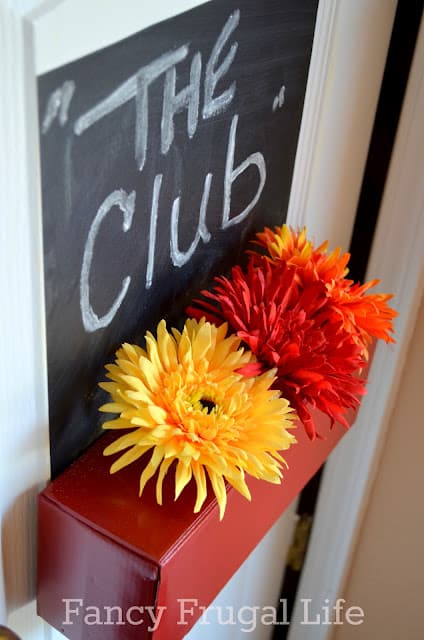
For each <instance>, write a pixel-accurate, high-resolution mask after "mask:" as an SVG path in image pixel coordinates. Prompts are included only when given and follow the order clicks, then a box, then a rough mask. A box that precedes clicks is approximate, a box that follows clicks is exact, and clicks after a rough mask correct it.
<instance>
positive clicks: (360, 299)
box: [256, 225, 397, 359]
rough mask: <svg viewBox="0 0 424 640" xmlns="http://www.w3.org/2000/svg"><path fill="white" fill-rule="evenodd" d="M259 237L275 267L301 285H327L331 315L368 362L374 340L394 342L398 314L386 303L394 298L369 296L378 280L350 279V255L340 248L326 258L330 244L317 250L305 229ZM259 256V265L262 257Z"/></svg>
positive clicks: (277, 229)
mask: <svg viewBox="0 0 424 640" xmlns="http://www.w3.org/2000/svg"><path fill="white" fill-rule="evenodd" d="M257 238H258V240H257V244H259V245H261V246H263V247H264V248H265V249H266V250H267V252H268V254H269V256H268V257H267V259H268V260H270V261H271V262H272V263H274V264H278V263H280V262H284V263H285V264H287V265H288V266H290V267H292V268H295V269H296V278H297V281H298V282H299V284H300V285H301V286H306V285H307V284H308V283H311V282H314V281H317V280H318V281H321V282H323V283H325V286H326V291H327V297H328V301H329V305H328V312H329V313H334V314H336V315H337V316H338V317H339V319H340V322H341V323H342V325H343V328H344V329H345V330H346V331H347V332H348V333H351V334H352V338H353V340H354V341H355V342H356V343H357V344H358V345H360V346H361V348H362V352H363V355H364V357H365V358H366V359H367V358H368V348H367V347H368V345H369V344H370V343H371V342H372V339H373V338H380V339H382V340H385V342H395V340H394V338H393V336H392V335H390V334H391V333H393V319H394V318H395V317H396V316H397V313H396V311H395V310H394V309H392V308H391V307H389V305H388V304H387V302H388V301H389V300H391V298H393V296H392V295H388V294H368V293H367V292H368V290H369V289H371V288H372V287H374V286H375V285H376V284H378V283H379V280H371V281H370V282H367V283H365V284H363V285H360V284H355V283H354V281H353V280H347V279H346V278H345V276H346V275H347V273H348V271H349V270H348V269H347V268H346V267H347V264H348V261H349V258H350V255H349V254H348V253H343V254H342V253H341V249H340V247H339V248H338V249H336V250H335V251H332V252H331V253H330V254H329V255H327V246H328V243H327V242H325V243H324V244H322V245H320V246H319V247H318V248H316V249H315V248H314V245H313V243H312V242H311V241H310V240H308V239H307V237H306V230H305V228H303V229H302V231H300V232H296V231H294V230H293V229H291V228H289V227H288V226H287V225H283V226H282V227H275V230H274V231H272V230H271V229H268V228H266V229H265V230H264V231H263V232H262V233H258V234H257ZM256 255H257V257H256V261H258V260H259V264H260V261H261V260H262V256H259V254H256Z"/></svg>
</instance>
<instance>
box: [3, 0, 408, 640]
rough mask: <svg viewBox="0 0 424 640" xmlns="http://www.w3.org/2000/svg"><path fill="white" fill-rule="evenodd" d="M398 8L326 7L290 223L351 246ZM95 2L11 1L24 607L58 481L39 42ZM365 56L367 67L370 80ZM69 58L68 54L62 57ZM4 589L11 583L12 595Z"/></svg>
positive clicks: (12, 325)
mask: <svg viewBox="0 0 424 640" xmlns="http://www.w3.org/2000/svg"><path fill="white" fill-rule="evenodd" d="M181 1H182V0H181ZM184 1H185V0H184ZM96 3H97V6H98V7H100V6H101V7H102V9H103V14H104V13H106V14H107V16H106V17H108V18H109V22H113V21H114V18H116V16H114V12H115V13H116V8H117V7H118V9H119V10H121V9H122V6H123V4H125V3H126V4H128V5H130V4H131V3H132V5H133V7H135V5H136V4H138V5H140V4H142V5H145V3H140V2H138V3H135V2H134V1H133V0H120V1H119V2H112V1H109V2H107V4H106V3H105V2H104V0H103V2H102V1H101V0H90V3H89V5H90V9H91V10H92V7H93V6H94V5H96ZM189 3H190V0H187V4H189ZM149 4H152V3H149ZM153 4H155V5H157V6H159V5H162V7H164V6H165V13H166V7H168V11H170V12H172V11H171V8H170V7H172V6H175V3H173V2H170V1H168V0H166V2H165V0H164V2H162V3H153ZM191 4H199V2H192V3H191ZM395 4H396V3H395V0H356V2H354V3H352V2H350V0H321V2H320V7H319V14H318V21H317V27H316V35H315V42H314V49H313V56H312V61H311V72H310V78H309V82H308V89H307V97H306V101H305V110H304V117H303V123H302V129H301V137H300V141H299V147H298V155H297V160H296V167H295V174H294V178H293V185H292V193H291V200H290V206H289V222H291V223H292V224H295V225H301V224H306V225H307V226H308V228H309V230H310V232H312V233H313V235H315V236H316V238H317V240H323V239H324V238H329V239H330V241H331V243H332V244H342V246H343V247H344V248H346V247H347V245H348V242H349V238H350V234H351V230H352V225H353V219H354V212H355V208H356V202H357V198H358V194H359V188H360V182H361V177H362V172H363V167H364V164H365V159H366V152H367V147H368V143H369V138H370V133H371V129H372V123H373V118H374V112H375V108H376V104H377V99H378V92H379V87H380V82H381V77H382V72H383V67H384V60H385V56H386V52H387V48H388V42H389V37H390V31H391V24H392V20H393V16H394V11H395ZM87 6H88V3H87V2H84V1H83V0H44V1H42V0H0V60H1V61H2V63H1V64H0V86H1V87H2V91H1V95H2V97H1V102H0V149H2V153H1V154H0V162H1V165H0V189H1V191H0V192H1V194H2V211H3V212H4V213H3V215H2V218H3V224H2V227H1V229H2V231H1V236H0V261H1V272H0V273H1V278H2V290H3V300H4V301H6V302H5V307H4V309H3V310H2V314H1V315H0V328H1V332H2V335H3V336H5V337H6V340H4V341H3V342H4V347H3V355H4V366H3V367H2V368H1V376H2V381H1V386H0V388H1V394H2V408H3V412H2V413H3V420H2V422H1V431H2V442H3V454H4V455H3V464H2V466H1V471H0V473H1V475H2V478H1V483H0V487H1V489H0V491H1V493H0V514H1V517H2V530H3V531H4V532H5V533H4V536H3V541H2V543H3V547H4V550H5V551H4V554H3V557H4V559H5V560H4V566H3V569H4V572H5V575H6V580H7V587H8V593H9V594H10V593H12V596H13V597H12V602H10V604H11V606H12V607H14V606H19V605H22V604H24V603H25V602H27V601H28V600H30V599H31V598H32V597H33V594H34V584H33V582H34V565H35V559H34V549H35V499H36V495H37V493H38V491H39V489H40V488H41V486H42V485H43V484H44V483H45V482H46V481H47V480H48V478H49V448H48V409H47V406H48V405H47V383H46V380H47V376H46V349H45V331H44V304H43V279H42V241H41V206H40V179H39V173H38V137H37V125H36V123H37V116H36V113H37V109H36V82H35V73H36V70H35V64H34V42H33V37H34V34H35V41H36V43H37V46H42V45H41V44H40V43H43V42H45V39H46V38H47V40H49V38H50V39H52V38H53V35H54V34H53V33H52V31H51V30H49V28H48V25H49V24H50V17H51V16H52V15H54V12H55V11H60V10H61V9H63V8H64V7H65V8H66V9H69V8H70V7H72V11H74V12H75V14H76V15H78V16H80V15H83V14H82V13H81V12H82V11H84V7H85V10H87ZM179 10H180V9H179ZM139 11H140V9H139ZM142 11H144V12H145V11H146V8H145V6H143V8H142ZM174 12H175V11H174ZM68 13H69V12H68ZM71 13H72V12H71ZM161 17H166V15H162V16H161ZM156 19H157V18H156ZM153 21H154V20H153ZM115 22H117V21H116V20H115ZM130 22H131V21H130ZM132 22H133V23H134V22H135V21H132ZM71 27H72V25H70V24H69V25H68V23H67V28H68V29H71ZM128 28H129V27H128ZM133 28H134V27H133ZM139 28H140V27H139ZM96 31H98V29H97V30H96ZM129 32H130V31H128V33H129ZM92 33H93V30H91V34H92ZM122 36H123V34H121V35H120V37H122ZM83 40H84V37H83V34H81V41H83ZM43 46H44V45H43ZM52 47H53V49H54V46H53V44H52ZM63 48H64V42H59V43H57V51H60V50H63ZM53 49H52V51H53ZM84 52H86V51H84ZM57 55H59V54H57ZM52 56H53V53H52ZM53 57H54V56H53ZM52 59H53V58H52ZM55 60H56V58H55ZM4 61H5V62H6V63H4ZM365 61H366V74H365V75H362V70H363V68H364V64H365ZM62 62H63V60H59V58H57V63H58V64H61V63H62ZM49 63H50V57H49V56H47V57H45V58H44V62H39V65H41V66H40V67H39V69H40V68H43V67H42V65H45V66H46V65H47V66H48V65H49ZM53 66H54V64H53ZM43 70H45V68H44V69H43ZM3 150H7V154H6V153H3ZM342 200H343V207H340V204H341V202H342ZM6 274H7V276H6ZM6 363H7V365H6ZM333 515H334V514H333ZM0 583H1V581H0ZM1 591H2V586H1V584H0V595H1ZM9 599H10V595H9ZM3 603H4V599H3V598H0V622H2V621H3V620H6V613H5V610H4V609H3V611H1V606H2V604H3ZM14 620H17V618H16V617H14ZM20 624H21V623H20ZM22 624H23V625H25V621H24V622H22ZM26 624H27V630H31V637H34V638H35V637H37V640H38V638H40V637H43V638H45V637H47V636H48V633H49V632H48V631H41V630H40V631H39V632H38V630H37V631H35V630H34V629H35V627H34V625H35V619H34V614H33V610H32V609H31V610H30V611H29V612H28V616H27V621H26ZM23 628H24V626H20V628H19V630H21V629H23ZM21 633H22V635H24V632H23V631H21ZM37 634H38V635H37ZM43 634H44V635H43ZM29 637H30V635H29V633H28V634H26V633H25V638H26V639H27V638H28V639H29Z"/></svg>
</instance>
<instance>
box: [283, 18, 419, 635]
mask: <svg viewBox="0 0 424 640" xmlns="http://www.w3.org/2000/svg"><path fill="white" fill-rule="evenodd" d="M423 113H424V19H423V20H422V22H421V29H420V33H419V37H418V40H417V46H416V50H415V55H414V60H413V64H412V68H411V73H410V76H409V81H408V87H407V92H406V96H405V100H404V105H403V109H402V114H401V119H400V124H399V128H398V132H397V136H396V142H395V147H394V151H393V154H392V159H391V163H390V169H389V174H388V177H387V181H386V186H385V191H384V196H383V201H382V205H381V208H380V215H379V220H378V225H377V230H376V233H375V236H374V242H373V247H372V252H371V258H370V262H369V266H368V278H373V277H375V276H376V275H377V276H378V277H380V278H381V279H382V281H383V283H384V286H383V289H384V290H387V291H390V292H393V293H394V294H395V300H394V301H393V302H394V306H395V307H396V309H397V310H398V311H399V317H398V318H397V319H396V322H395V328H396V339H397V344H396V345H395V346H394V347H388V346H386V345H385V344H380V345H378V347H377V349H376V353H375V355H374V359H373V363H372V367H371V371H370V373H369V380H370V383H369V391H368V395H367V396H366V397H365V399H364V401H363V403H362V406H361V408H360V410H359V413H358V417H357V420H356V424H355V427H354V428H353V429H352V431H351V432H350V433H348V434H347V435H346V436H345V437H344V438H343V440H342V441H341V443H340V444H339V446H338V447H337V449H336V450H335V451H334V452H333V453H332V455H331V456H330V458H329V461H328V462H327V464H326V467H325V470H324V475H323V481H322V485H321V490H320V494H319V499H318V504H317V510H316V516H315V519H314V527H313V531H312V535H311V540H310V545H309V550H308V553H307V557H306V562H305V565H304V568H303V571H302V577H301V581H300V585H299V590H298V597H297V601H296V606H295V610H294V615H293V620H292V626H291V629H290V634H289V640H326V639H327V638H329V637H330V634H331V631H332V629H331V627H330V626H323V625H322V626H315V625H307V624H305V622H306V621H307V619H309V620H315V619H317V617H316V616H317V615H318V614H321V616H322V607H323V606H324V605H325V606H329V607H330V608H331V607H332V606H333V605H334V603H335V600H336V598H338V597H340V595H341V594H342V591H343V587H344V581H345V579H346V575H347V572H348V570H349V565H350V561H351V559H352V555H353V552H354V548H355V541H356V539H357V534H358V531H359V529H360V526H361V521H362V517H363V514H364V511H365V509H366V507H367V503H368V499H369V496H370V492H371V490H372V486H373V482H374V479H375V476H376V473H377V470H378V464H379V460H380V457H381V453H382V451H383V448H384V442H385V437H386V432H387V427H388V424H389V420H390V416H391V412H392V410H393V407H394V403H395V401H396V394H397V389H398V386H399V382H400V379H401V376H402V370H403V366H404V364H405V358H406V354H407V349H408V346H409V342H410V339H411V337H412V334H413V331H414V327H415V322H416V317H417V313H418V309H419V305H420V301H421V299H422V296H423V294H424V251H423V246H424V180H423V167H424V129H423V126H422V114H423ZM305 600H310V602H309V603H308V605H307V607H308V618H306V617H305V610H306V605H305V604H304V601H305ZM349 604H352V605H354V604H355V603H347V604H346V607H347V606H349ZM365 615H366V612H365ZM302 623H303V624H302Z"/></svg>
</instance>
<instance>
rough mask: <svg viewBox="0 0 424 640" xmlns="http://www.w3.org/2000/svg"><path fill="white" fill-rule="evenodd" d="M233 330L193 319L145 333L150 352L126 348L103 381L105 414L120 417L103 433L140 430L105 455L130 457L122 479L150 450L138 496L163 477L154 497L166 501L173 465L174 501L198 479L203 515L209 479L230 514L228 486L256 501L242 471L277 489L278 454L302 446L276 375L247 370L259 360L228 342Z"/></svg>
mask: <svg viewBox="0 0 424 640" xmlns="http://www.w3.org/2000/svg"><path fill="white" fill-rule="evenodd" d="M226 333H227V325H226V324H223V325H221V326H219V327H216V326H215V325H213V324H210V323H209V322H206V321H205V320H204V319H202V320H200V322H197V321H196V320H191V319H190V320H187V321H186V323H185V326H184V329H183V331H182V332H181V333H180V332H179V331H177V330H176V329H173V330H172V334H170V333H169V332H168V331H167V328H166V323H165V321H164V320H162V321H161V322H160V323H159V325H158V328H157V339H155V337H154V336H153V335H152V334H151V333H150V332H148V333H147V334H146V350H144V349H142V348H141V347H139V346H136V345H130V344H124V345H122V347H121V348H120V349H119V350H118V351H117V353H116V356H117V359H116V364H112V365H108V366H107V367H106V369H107V371H108V378H110V380H112V382H104V383H101V385H100V386H101V387H102V388H103V389H105V390H106V391H108V392H109V393H110V394H111V396H112V400H113V402H111V403H108V404H105V405H103V406H102V407H101V408H100V410H101V411H105V412H111V413H118V414H119V417H118V418H116V419H115V420H111V421H108V422H105V423H104V424H103V428H105V429H128V428H132V429H133V431H131V432H130V433H127V434H125V435H124V436H121V437H120V438H118V439H117V440H116V441H115V442H113V443H112V444H111V445H109V446H108V447H107V448H106V449H105V451H104V454H105V455H110V454H114V453H117V452H119V451H123V450H127V451H125V453H124V454H123V455H121V457H119V458H118V459H117V460H116V461H115V462H114V463H113V464H112V466H111V469H110V471H111V473H115V472H116V471H118V470H119V469H122V468H123V467H125V466H126V465H128V464H130V463H131V462H133V461H134V460H137V459H138V458H139V457H140V456H141V455H143V454H144V453H145V452H147V451H149V450H151V449H152V450H153V452H152V457H151V459H150V461H149V462H148V464H147V466H146V467H145V469H144V470H143V472H142V474H141V477H140V495H141V494H142V492H143V489H144V487H145V485H146V482H147V481H148V480H149V479H150V478H151V477H152V476H153V475H154V474H155V473H156V471H158V472H159V473H158V478H157V482H156V499H157V502H158V503H159V504H162V482H163V479H164V477H165V474H166V473H167V471H168V469H169V467H170V466H171V464H172V463H173V462H174V461H176V463H177V464H176V468H175V499H177V498H178V496H179V495H180V494H181V492H182V490H183V489H184V487H185V486H186V485H187V484H188V482H189V481H190V480H191V478H192V477H194V479H195V481H196V484H197V500H196V504H195V507H194V512H195V513H197V512H198V511H199V510H200V508H201V506H202V504H203V502H204V500H205V498H206V491H207V485H206V474H207V475H208V476H209V479H210V482H211V486H212V489H213V491H214V493H215V495H216V498H217V500H218V504H219V511H220V519H222V517H223V516H224V512H225V507H226V501H227V493H226V489H225V482H224V480H227V481H228V482H229V483H230V484H231V485H232V486H233V487H234V488H235V489H237V490H238V491H239V492H240V493H241V494H242V495H243V496H245V497H246V498H247V499H248V500H250V493H249V489H248V487H247V484H246V481H245V473H249V474H250V475H252V476H254V477H255V478H259V479H263V480H267V481H268V482H272V483H280V481H281V477H282V473H281V467H282V463H285V461H284V459H283V458H282V457H281V455H280V454H279V453H278V452H279V451H280V450H283V449H288V448H289V447H290V445H291V444H293V443H294V442H296V440H295V438H294V436H293V435H292V434H291V433H290V432H289V431H288V429H291V428H293V427H294V425H293V424H292V410H291V408H290V407H289V403H288V401H287V400H285V399H283V398H280V397H279V393H278V392H277V391H275V390H272V389H271V388H270V387H271V386H272V384H273V382H274V379H275V378H274V374H275V371H273V370H272V371H268V372H267V373H265V374H263V375H261V376H257V377H251V378H246V377H244V376H242V375H241V374H239V373H238V372H237V370H238V369H239V368H240V367H243V366H245V365H247V364H248V363H249V362H252V361H254V356H253V355H252V354H251V353H250V352H249V351H244V350H243V349H241V348H239V346H240V339H239V338H237V337H236V336H233V335H230V336H228V337H226Z"/></svg>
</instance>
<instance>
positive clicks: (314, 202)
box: [288, 0, 396, 250]
mask: <svg viewBox="0 0 424 640" xmlns="http://www.w3.org/2000/svg"><path fill="white" fill-rule="evenodd" d="M395 11H396V0H355V2H352V1H351V0H320V2H319V7H318V15H317V24H316V31H315V40H314V45H313V52H312V59H311V64H310V70H309V79H308V86H307V92H306V99H305V106H304V112H303V118H302V127H301V131H300V137H299V144H298V148H297V155H296V163H295V170H294V174H293V181H292V187H291V194H290V202H289V209H288V222H289V223H290V224H291V225H293V226H294V227H303V226H304V225H306V227H307V229H308V234H309V235H310V236H312V237H314V238H315V239H316V240H317V242H318V241H319V242H322V241H324V240H328V241H329V244H330V246H341V247H342V248H343V249H344V250H348V248H349V244H350V239H351V234H352V229H353V224H354V220H355V213H356V207H357V202H358V198H359V193H360V189H361V183H362V175H363V172H364V169H365V163H366V159H367V153H368V145H369V141H370V137H371V133H372V127H373V123H374V117H375V111H376V107H377V102H378V97H379V92H380V86H381V81H382V78H383V73H384V65H385V61H386V56H387V51H388V48H389V42H390V36H391V31H392V25H393V21H394V16H395Z"/></svg>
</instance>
